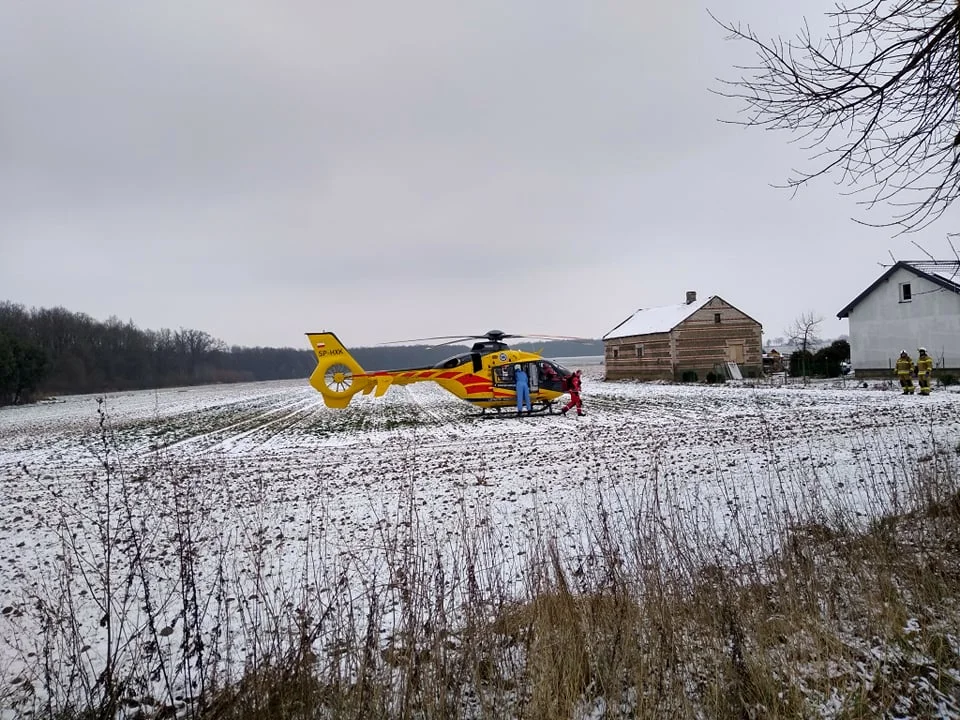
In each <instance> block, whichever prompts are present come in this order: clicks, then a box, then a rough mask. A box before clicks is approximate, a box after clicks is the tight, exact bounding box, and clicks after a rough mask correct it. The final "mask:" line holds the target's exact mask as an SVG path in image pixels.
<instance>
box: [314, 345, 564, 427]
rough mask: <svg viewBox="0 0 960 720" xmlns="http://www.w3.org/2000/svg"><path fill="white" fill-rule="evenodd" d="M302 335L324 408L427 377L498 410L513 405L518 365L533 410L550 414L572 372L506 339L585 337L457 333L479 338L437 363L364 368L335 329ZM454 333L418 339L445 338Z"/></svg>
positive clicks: (341, 405)
mask: <svg viewBox="0 0 960 720" xmlns="http://www.w3.org/2000/svg"><path fill="white" fill-rule="evenodd" d="M306 335H307V338H309V340H310V345H311V347H312V348H313V351H314V353H315V354H316V356H317V367H316V369H314V371H313V374H312V375H311V376H310V384H311V385H312V386H313V387H314V388H315V389H316V390H317V391H318V392H319V393H320V394H321V395H322V396H323V401H324V403H326V405H327V407H331V408H345V407H347V405H348V404H349V403H350V400H351V399H352V398H353V396H354V395H356V394H357V393H360V392H362V393H363V394H364V395H369V394H370V393H373V394H374V397H381V396H382V395H383V394H384V393H386V392H387V390H388V389H389V388H390V386H391V385H409V384H411V383H416V382H427V381H429V382H435V383H437V384H438V385H439V386H440V387H442V388H443V389H444V390H447V391H449V392H451V393H453V394H454V395H456V396H457V397H458V398H460V399H461V400H465V401H467V402H468V403H470V404H471V405H473V406H474V407H478V408H480V409H481V411H482V413H481V414H486V412H487V410H493V411H495V412H498V413H499V412H500V411H501V409H503V408H516V405H517V392H516V383H515V379H514V374H515V372H516V370H515V368H516V367H517V366H519V367H522V368H523V369H524V370H525V371H526V372H527V377H528V380H529V385H530V402H531V405H532V406H533V412H536V413H544V412H547V413H552V412H553V404H554V403H555V402H556V401H557V400H558V399H559V398H560V397H561V396H563V395H564V393H566V392H567V390H566V378H568V377H570V376H571V375H572V374H573V373H572V372H571V371H570V370H568V369H567V368H565V367H563V365H560V364H559V363H556V362H554V361H552V360H546V359H544V358H543V357H542V356H541V355H540V354H539V353H534V352H526V351H523V350H511V349H510V347H509V346H508V345H507V344H506V343H505V342H504V340H506V339H507V338H515V337H524V338H532V337H537V338H544V339H552V340H561V339H562V340H583V338H566V337H559V336H546V335H537V336H530V335H508V334H506V333H504V332H502V331H500V330H491V331H489V332H487V333H484V334H483V335H467V336H458V337H457V338H456V342H463V341H465V340H470V339H473V340H477V341H478V342H475V343H474V345H473V347H472V348H471V349H470V352H467V353H462V354H460V355H454V356H453V357H450V358H448V359H446V360H444V361H442V362H439V363H437V364H436V365H433V366H430V367H418V368H407V369H403V370H374V371H370V372H367V371H365V370H364V369H363V368H362V367H360V364H359V363H358V362H357V361H356V360H355V359H354V358H353V356H352V355H350V353H349V352H347V349H346V348H345V347H344V346H343V343H341V342H340V340H339V339H338V338H337V336H336V335H335V334H334V333H332V332H317V333H307V334H306ZM452 337H453V336H442V337H433V338H421V340H444V339H451V338H452ZM406 342H414V341H406ZM441 344H442V345H450V344H452V343H450V342H447V343H441Z"/></svg>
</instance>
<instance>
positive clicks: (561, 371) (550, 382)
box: [537, 360, 570, 390]
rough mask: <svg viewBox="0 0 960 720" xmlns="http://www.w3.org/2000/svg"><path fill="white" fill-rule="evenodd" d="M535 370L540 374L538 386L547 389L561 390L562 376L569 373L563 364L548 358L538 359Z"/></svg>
mask: <svg viewBox="0 0 960 720" xmlns="http://www.w3.org/2000/svg"><path fill="white" fill-rule="evenodd" d="M537 370H538V374H539V376H540V377H539V379H540V387H543V388H546V389H548V390H562V389H563V377H564V376H565V375H569V374H570V371H569V370H567V369H566V368H565V367H563V365H560V364H558V363H554V362H551V361H549V360H540V361H538V362H537Z"/></svg>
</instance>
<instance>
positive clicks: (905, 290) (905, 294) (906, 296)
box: [900, 283, 913, 302]
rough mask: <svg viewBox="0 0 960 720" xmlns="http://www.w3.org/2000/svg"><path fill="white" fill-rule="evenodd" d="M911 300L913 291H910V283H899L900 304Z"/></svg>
mask: <svg viewBox="0 0 960 720" xmlns="http://www.w3.org/2000/svg"><path fill="white" fill-rule="evenodd" d="M911 300H913V291H912V290H911V289H910V283H900V302H910V301H911Z"/></svg>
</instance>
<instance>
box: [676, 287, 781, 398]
mask: <svg viewBox="0 0 960 720" xmlns="http://www.w3.org/2000/svg"><path fill="white" fill-rule="evenodd" d="M717 313H719V314H720V322H719V323H718V322H717V321H716V315H717ZM674 335H675V336H676V364H677V373H678V374H682V373H683V372H684V371H686V370H693V371H695V372H696V373H697V376H698V377H699V378H700V379H701V380H702V379H703V378H704V377H705V376H706V374H707V373H708V372H711V371H712V370H713V369H714V367H715V366H716V365H722V364H723V363H726V362H729V361H732V360H734V359H737V360H738V364H739V365H740V369H741V371H742V372H744V373H750V372H755V373H757V374H759V373H760V371H761V369H762V366H763V346H762V342H763V339H762V327H761V325H760V323H758V322H757V321H756V320H754V319H753V318H751V317H749V316H748V315H746V314H745V313H743V312H741V311H740V310H737V308H735V307H733V306H732V305H730V304H729V303H727V302H725V301H724V300H722V299H721V298H719V297H714V298H713V299H712V300H711V301H710V302H709V303H708V304H707V305H705V306H704V307H703V308H702V309H701V310H698V311H697V312H695V313H693V315H691V316H690V317H689V318H687V319H686V320H684V321H683V322H682V323H680V325H679V326H677V328H676V329H675V330H674ZM737 345H739V346H741V347H742V351H738V350H736V349H735V346H737ZM741 354H742V360H740V359H739V358H738V357H737V356H738V355H741Z"/></svg>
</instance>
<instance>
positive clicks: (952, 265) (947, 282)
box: [837, 260, 960, 319]
mask: <svg viewBox="0 0 960 720" xmlns="http://www.w3.org/2000/svg"><path fill="white" fill-rule="evenodd" d="M897 270H909V271H910V272H912V273H913V274H914V275H916V276H917V277H922V278H926V279H927V280H929V281H930V282H932V283H934V284H936V285H939V286H940V287H942V288H943V289H944V290H950V291H952V292H955V293H958V294H960V260H900V261H899V262H898V263H896V264H894V265H892V266H890V267H889V268H888V269H887V271H886V272H885V273H884V274H883V275H881V276H880V277H878V278H877V279H876V280H874V282H873V284H872V285H870V287H868V288H867V289H866V290H864V291H863V292H862V293H860V294H859V295H857V296H856V297H855V298H854V299H853V300H852V301H851V302H850V303H849V304H848V305H847V306H846V307H845V308H844V309H843V310H841V311H840V312H838V313H837V317H838V318H841V319H842V318H845V317H849V316H850V311H851V310H853V308H855V307H856V306H857V305H858V304H859V303H860V301H861V300H863V299H864V298H865V297H867V295H869V294H870V293H872V292H873V291H874V289H875V288H876V287H877V286H878V285H879V284H880V283H882V282H884V281H886V279H887V278H888V277H890V276H891V275H893V273H895V272H896V271H897Z"/></svg>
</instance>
